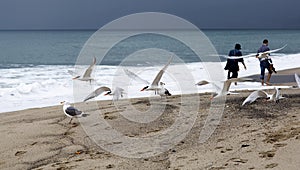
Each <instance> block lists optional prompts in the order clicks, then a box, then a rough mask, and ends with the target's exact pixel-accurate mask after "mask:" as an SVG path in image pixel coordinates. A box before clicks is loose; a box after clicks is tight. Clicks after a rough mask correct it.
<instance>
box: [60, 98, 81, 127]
mask: <svg viewBox="0 0 300 170" xmlns="http://www.w3.org/2000/svg"><path fill="white" fill-rule="evenodd" d="M60 104H62V105H63V111H64V113H65V115H67V116H68V117H70V118H71V120H70V122H69V124H70V123H71V121H72V119H73V118H74V117H82V116H84V113H83V112H82V111H80V110H78V109H76V108H75V107H73V106H71V105H70V103H69V102H66V101H63V102H60Z"/></svg>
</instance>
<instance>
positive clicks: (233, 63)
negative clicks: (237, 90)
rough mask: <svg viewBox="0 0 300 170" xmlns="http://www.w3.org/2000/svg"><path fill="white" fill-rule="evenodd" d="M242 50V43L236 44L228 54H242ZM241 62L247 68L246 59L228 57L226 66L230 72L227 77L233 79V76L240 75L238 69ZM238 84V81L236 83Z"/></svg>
mask: <svg viewBox="0 0 300 170" xmlns="http://www.w3.org/2000/svg"><path fill="white" fill-rule="evenodd" d="M240 50H241V45H240V44H235V47H234V49H233V50H230V51H229V54H228V56H242V52H241V51H240ZM239 62H241V63H242V64H243V65H244V68H245V70H246V69H247V67H246V65H245V63H244V59H243V58H240V59H227V63H226V66H225V68H224V69H225V70H228V74H227V79H231V78H237V77H238V71H239V70H240V69H239ZM235 85H236V83H235Z"/></svg>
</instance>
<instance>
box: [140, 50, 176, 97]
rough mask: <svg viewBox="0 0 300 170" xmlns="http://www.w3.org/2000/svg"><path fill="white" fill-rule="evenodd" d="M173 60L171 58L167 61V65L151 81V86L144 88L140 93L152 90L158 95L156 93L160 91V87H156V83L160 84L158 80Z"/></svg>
mask: <svg viewBox="0 0 300 170" xmlns="http://www.w3.org/2000/svg"><path fill="white" fill-rule="evenodd" d="M172 59H173V56H172V57H171V58H170V59H169V61H168V63H167V64H166V65H165V66H164V67H163V68H162V69H161V70H160V71H159V72H158V74H157V75H156V77H155V79H154V80H153V82H152V84H151V85H150V86H149V85H148V86H145V87H144V88H143V89H142V90H141V91H144V90H146V91H149V90H152V91H154V92H155V94H158V91H160V90H161V89H162V87H161V86H159V85H158V83H159V82H160V79H161V77H162V75H163V74H164V73H165V71H166V69H167V68H168V66H169V65H170V63H171V61H172Z"/></svg>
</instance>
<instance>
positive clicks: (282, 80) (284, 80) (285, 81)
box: [0, 67, 300, 114]
mask: <svg viewBox="0 0 300 170" xmlns="http://www.w3.org/2000/svg"><path fill="white" fill-rule="evenodd" d="M295 73H297V74H298V75H300V67H296V68H292V69H285V70H278V72H277V74H275V73H273V74H272V77H271V80H270V82H271V83H275V84H278V85H296V84H295V79H294V74H295ZM266 74H267V71H266ZM246 77H247V78H252V79H254V80H255V81H257V82H260V80H259V74H255V75H251V76H246ZM236 91H237V92H238V91H244V90H236ZM207 93H210V92H204V93H198V94H207ZM180 95H181V94H178V95H175V96H180ZM182 95H189V94H182ZM139 98H140V97H135V98H128V99H121V100H130V99H139ZM142 98H147V97H142ZM97 101H110V100H97ZM93 102H96V101H93ZM58 103H59V101H58ZM57 106H60V105H52V106H42V107H34V108H26V109H21V110H15V111H7V112H1V113H0V114H6V113H8V114H9V113H12V112H18V111H26V110H30V109H38V108H47V107H57Z"/></svg>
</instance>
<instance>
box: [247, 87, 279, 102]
mask: <svg viewBox="0 0 300 170" xmlns="http://www.w3.org/2000/svg"><path fill="white" fill-rule="evenodd" d="M274 90H275V91H274V93H272V94H268V93H267V92H265V91H263V90H256V91H254V92H252V93H251V94H250V95H249V96H248V97H247V98H246V99H245V100H244V102H243V104H242V106H244V105H245V104H247V103H249V104H251V103H253V102H254V101H255V100H256V99H258V98H265V99H268V101H274V102H276V103H278V102H279V100H280V99H283V98H285V97H283V96H282V95H281V94H280V88H276V87H275V88H274Z"/></svg>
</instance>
